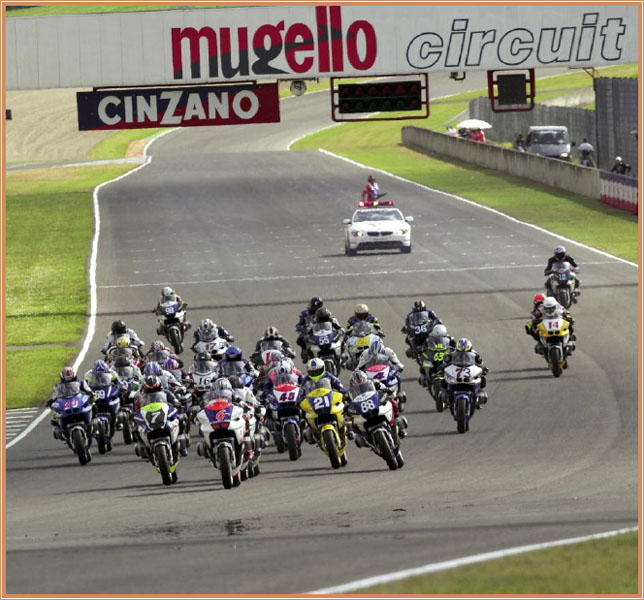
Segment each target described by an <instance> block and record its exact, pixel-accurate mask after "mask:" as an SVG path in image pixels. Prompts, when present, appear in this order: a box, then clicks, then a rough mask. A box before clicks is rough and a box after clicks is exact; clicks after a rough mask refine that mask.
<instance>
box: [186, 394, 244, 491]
mask: <svg viewBox="0 0 644 600" xmlns="http://www.w3.org/2000/svg"><path fill="white" fill-rule="evenodd" d="M197 422H198V423H199V429H200V431H201V435H202V436H203V442H199V444H197V454H198V455H199V456H203V457H205V458H207V459H209V460H210V461H211V462H212V465H213V467H215V469H218V470H219V472H220V473H221V482H222V484H223V486H224V488H225V489H227V490H229V489H231V488H232V487H237V486H238V485H240V484H241V482H242V473H241V472H242V470H244V469H246V468H247V465H248V457H249V454H250V453H249V451H250V450H251V448H249V447H248V442H247V436H246V430H247V424H246V419H244V409H243V408H242V407H240V406H236V405H235V404H233V403H232V402H231V400H230V399H229V398H215V399H214V400H212V401H211V402H208V403H206V405H205V406H204V408H203V410H201V411H200V412H199V414H198V415H197Z"/></svg>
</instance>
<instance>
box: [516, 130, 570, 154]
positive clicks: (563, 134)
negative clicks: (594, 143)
mask: <svg viewBox="0 0 644 600" xmlns="http://www.w3.org/2000/svg"><path fill="white" fill-rule="evenodd" d="M526 141H527V147H528V152H534V154H540V155H541V156H546V157H548V158H560V159H561V160H568V161H569V160H570V149H571V146H574V145H575V142H572V144H571V143H570V138H569V137H568V128H567V127H563V126H561V125H538V126H533V127H530V131H529V133H528V138H527V140H526Z"/></svg>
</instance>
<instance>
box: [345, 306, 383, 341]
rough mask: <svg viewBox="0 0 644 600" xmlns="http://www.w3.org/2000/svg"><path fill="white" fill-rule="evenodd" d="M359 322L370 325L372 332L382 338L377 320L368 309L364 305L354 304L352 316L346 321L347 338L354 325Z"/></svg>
mask: <svg viewBox="0 0 644 600" xmlns="http://www.w3.org/2000/svg"><path fill="white" fill-rule="evenodd" d="M360 321H367V322H368V323H371V325H372V327H373V330H374V331H373V332H374V333H375V334H377V335H380V336H384V334H383V333H382V327H381V326H380V323H379V322H378V319H377V318H376V317H375V316H374V315H372V314H371V313H370V312H369V307H368V306H367V305H366V304H356V305H355V307H354V309H353V316H351V317H349V320H348V321H347V337H350V336H351V332H352V331H353V328H354V327H355V325H356V323H359V322H360Z"/></svg>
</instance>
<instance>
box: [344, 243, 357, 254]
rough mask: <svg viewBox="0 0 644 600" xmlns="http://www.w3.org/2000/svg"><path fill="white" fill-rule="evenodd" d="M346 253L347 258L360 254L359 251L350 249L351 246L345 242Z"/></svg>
mask: <svg viewBox="0 0 644 600" xmlns="http://www.w3.org/2000/svg"><path fill="white" fill-rule="evenodd" d="M344 253H345V254H346V255H347V256H355V255H356V254H357V253H358V251H357V250H352V249H351V248H350V246H349V244H347V243H346V242H345V244H344Z"/></svg>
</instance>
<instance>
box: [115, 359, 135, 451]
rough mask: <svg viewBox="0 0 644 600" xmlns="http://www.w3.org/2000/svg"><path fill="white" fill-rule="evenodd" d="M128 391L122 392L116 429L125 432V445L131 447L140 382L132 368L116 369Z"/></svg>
mask: <svg viewBox="0 0 644 600" xmlns="http://www.w3.org/2000/svg"><path fill="white" fill-rule="evenodd" d="M114 370H115V371H116V374H117V375H118V376H119V379H120V380H121V382H123V384H124V385H125V386H127V389H124V390H122V391H121V404H120V406H119V410H118V412H117V413H116V423H115V425H116V429H117V431H118V430H120V431H122V432H123V443H124V444H125V445H127V446H129V445H130V444H131V443H132V442H133V440H134V438H133V431H134V402H135V401H136V398H137V396H138V395H139V389H140V387H141V384H140V382H139V381H138V380H137V379H136V378H135V377H134V374H133V370H132V367H114Z"/></svg>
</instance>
